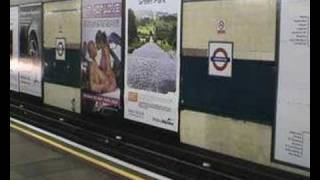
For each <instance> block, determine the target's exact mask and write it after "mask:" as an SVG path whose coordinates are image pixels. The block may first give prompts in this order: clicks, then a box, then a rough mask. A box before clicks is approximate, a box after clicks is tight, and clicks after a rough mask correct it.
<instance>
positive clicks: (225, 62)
mask: <svg viewBox="0 0 320 180" xmlns="http://www.w3.org/2000/svg"><path fill="white" fill-rule="evenodd" d="M219 52H221V53H222V54H223V56H224V57H222V59H225V60H224V61H220V62H224V64H223V65H222V66H219V65H218V64H217V60H216V58H217V57H216V56H217V54H218V53H219ZM211 61H212V63H213V66H214V68H215V69H217V70H218V71H223V70H225V69H226V67H227V66H228V63H229V61H230V58H229V57H228V53H227V52H226V50H225V49H223V48H218V49H216V50H215V51H214V53H213V55H212V57H211Z"/></svg>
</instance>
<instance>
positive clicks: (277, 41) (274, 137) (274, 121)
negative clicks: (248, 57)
mask: <svg viewBox="0 0 320 180" xmlns="http://www.w3.org/2000/svg"><path fill="white" fill-rule="evenodd" d="M276 6H277V7H276V42H275V57H274V58H275V66H276V67H275V68H276V75H275V78H276V80H275V82H276V85H275V91H276V92H275V96H276V97H275V103H274V108H275V111H274V119H273V121H272V123H271V126H272V133H271V134H272V142H271V154H270V155H271V161H273V162H275V161H276V160H275V158H274V156H275V140H276V124H277V101H278V83H279V59H280V56H279V51H280V49H279V46H280V23H281V18H280V15H281V0H277V5H276Z"/></svg>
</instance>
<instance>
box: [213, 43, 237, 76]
mask: <svg viewBox="0 0 320 180" xmlns="http://www.w3.org/2000/svg"><path fill="white" fill-rule="evenodd" d="M232 48H233V44H232V43H230V42H210V43H209V75H213V76H225V77H231V75H232V56H233V55H232V52H233V51H232Z"/></svg>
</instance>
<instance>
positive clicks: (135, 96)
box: [128, 92, 138, 102]
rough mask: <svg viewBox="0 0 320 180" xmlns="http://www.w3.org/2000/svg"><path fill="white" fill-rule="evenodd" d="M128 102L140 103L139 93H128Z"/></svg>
mask: <svg viewBox="0 0 320 180" xmlns="http://www.w3.org/2000/svg"><path fill="white" fill-rule="evenodd" d="M128 100H129V101H131V102H137V101H138V93H134V92H128Z"/></svg>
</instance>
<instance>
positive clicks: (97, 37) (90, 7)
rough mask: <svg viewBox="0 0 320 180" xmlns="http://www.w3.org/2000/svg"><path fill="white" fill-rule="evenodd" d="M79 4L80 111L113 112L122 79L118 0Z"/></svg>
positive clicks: (118, 102) (120, 11)
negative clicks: (80, 47) (80, 16)
mask: <svg viewBox="0 0 320 180" xmlns="http://www.w3.org/2000/svg"><path fill="white" fill-rule="evenodd" d="M82 3H83V4H82V43H81V44H82V51H81V91H82V97H81V101H82V111H86V112H95V113H100V114H104V113H107V112H108V111H110V110H111V111H117V110H118V109H119V108H120V92H121V90H120V87H121V86H122V85H121V84H122V83H121V82H122V78H123V76H122V74H123V70H122V69H123V65H122V63H123V60H122V43H121V42H122V37H121V36H122V31H121V28H122V0H83V1H82Z"/></svg>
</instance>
